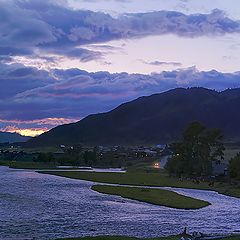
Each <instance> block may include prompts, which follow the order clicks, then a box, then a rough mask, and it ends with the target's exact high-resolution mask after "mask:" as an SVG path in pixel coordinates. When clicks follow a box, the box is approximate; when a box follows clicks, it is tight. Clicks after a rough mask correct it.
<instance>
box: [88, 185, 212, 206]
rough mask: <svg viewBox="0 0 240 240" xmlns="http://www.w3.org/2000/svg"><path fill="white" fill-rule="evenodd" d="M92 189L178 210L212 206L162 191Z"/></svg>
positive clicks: (137, 188)
mask: <svg viewBox="0 0 240 240" xmlns="http://www.w3.org/2000/svg"><path fill="white" fill-rule="evenodd" d="M91 189H92V190H94V191H97V192H99V193H105V194H111V195H118V196H121V197H124V198H129V199H133V200H138V201H141V202H147V203H151V204H155V205H161V206H165V207H171V208H177V209H200V208H203V207H206V206H209V205H210V203H209V202H205V201H202V200H198V199H194V198H191V197H186V196H183V195H180V194H178V193H175V192H172V191H168V190H162V189H150V188H140V187H120V186H107V185H95V186H92V187H91Z"/></svg>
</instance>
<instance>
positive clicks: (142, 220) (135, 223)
mask: <svg viewBox="0 0 240 240" xmlns="http://www.w3.org/2000/svg"><path fill="white" fill-rule="evenodd" d="M91 186H92V183H91V182H86V181H80V180H72V179H67V178H61V177H56V176H51V175H46V174H39V173H36V172H33V171H27V170H12V169H9V168H6V167H0V239H1V240H2V239H11V240H12V239H14V240H18V239H54V238H60V237H78V236H88V235H106V234H108V235H129V236H136V237H156V236H166V235H170V234H175V233H179V232H181V231H182V230H183V228H184V227H185V226H187V227H189V230H195V231H202V232H206V233H233V232H237V231H240V199H237V198H232V197H227V196H223V195H220V194H217V193H215V192H209V191H200V190H189V189H188V190H187V189H174V190H175V191H177V192H179V193H181V194H185V195H188V196H193V197H196V198H199V199H203V200H207V201H209V202H211V203H212V205H211V206H209V207H206V208H204V209H201V210H194V211H192V210H191V211H187V210H176V209H170V208H167V207H160V206H154V205H151V204H147V203H140V202H137V201H132V200H126V199H122V198H120V197H117V196H108V195H104V194H99V193H96V192H94V191H91V190H90V187H91Z"/></svg>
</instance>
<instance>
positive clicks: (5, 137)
mask: <svg viewBox="0 0 240 240" xmlns="http://www.w3.org/2000/svg"><path fill="white" fill-rule="evenodd" d="M29 138H30V137H25V136H22V135H20V134H18V133H9V132H0V143H7V142H8V143H14V142H26V141H27V140H29Z"/></svg>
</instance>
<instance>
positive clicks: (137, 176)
mask: <svg viewBox="0 0 240 240" xmlns="http://www.w3.org/2000/svg"><path fill="white" fill-rule="evenodd" d="M42 173H46V174H52V175H56V176H61V177H67V178H73V179H82V180H86V181H92V182H99V183H113V184H122V185H138V186H157V187H176V188H191V189H202V190H214V191H217V192H219V193H222V194H226V195H230V196H235V197H240V187H239V186H231V185H229V184H227V183H216V184H215V186H214V187H209V186H208V183H200V184H195V183H193V182H192V181H187V180H184V181H180V180H179V179H177V178H170V177H169V176H168V175H167V174H166V173H165V172H162V171H160V172H148V173H147V172H127V173H102V172H67V171H61V172H54V171H51V172H48V171H44V172H42Z"/></svg>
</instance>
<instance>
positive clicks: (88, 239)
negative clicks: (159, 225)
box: [58, 235, 240, 240]
mask: <svg viewBox="0 0 240 240" xmlns="http://www.w3.org/2000/svg"><path fill="white" fill-rule="evenodd" d="M181 237H182V235H178V236H172V237H160V238H144V240H179V239H181ZM58 240H141V238H132V237H109V236H102V237H83V238H64V239H58ZM142 240H143V239H142ZM217 240H240V236H235V237H225V238H218V239H217Z"/></svg>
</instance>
